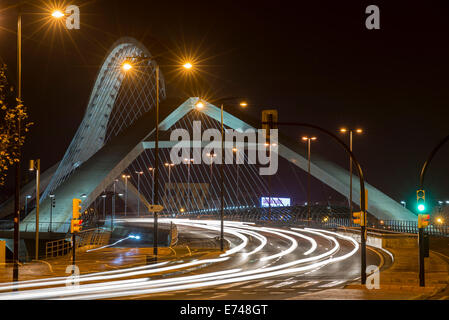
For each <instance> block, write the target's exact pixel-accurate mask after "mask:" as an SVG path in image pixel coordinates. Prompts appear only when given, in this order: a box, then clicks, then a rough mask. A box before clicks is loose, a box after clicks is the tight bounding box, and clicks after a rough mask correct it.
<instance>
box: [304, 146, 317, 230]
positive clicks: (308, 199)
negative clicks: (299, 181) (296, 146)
mask: <svg viewBox="0 0 449 320" xmlns="http://www.w3.org/2000/svg"><path fill="white" fill-rule="evenodd" d="M316 139H317V138H316V137H302V140H303V141H307V158H308V169H307V172H308V176H307V223H308V224H309V225H310V219H311V214H310V145H311V141H315V140H316Z"/></svg>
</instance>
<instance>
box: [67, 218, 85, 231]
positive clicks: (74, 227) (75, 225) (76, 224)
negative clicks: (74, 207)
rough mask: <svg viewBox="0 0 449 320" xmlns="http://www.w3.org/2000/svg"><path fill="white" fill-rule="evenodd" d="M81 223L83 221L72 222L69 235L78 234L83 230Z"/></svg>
mask: <svg viewBox="0 0 449 320" xmlns="http://www.w3.org/2000/svg"><path fill="white" fill-rule="evenodd" d="M82 223H83V220H72V223H71V225H70V232H71V233H78V232H80V231H81V230H82V229H83V226H82V225H81V224H82Z"/></svg>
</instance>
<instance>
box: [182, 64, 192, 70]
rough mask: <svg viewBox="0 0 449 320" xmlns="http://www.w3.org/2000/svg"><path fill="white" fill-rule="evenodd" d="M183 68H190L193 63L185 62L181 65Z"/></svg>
mask: <svg viewBox="0 0 449 320" xmlns="http://www.w3.org/2000/svg"><path fill="white" fill-rule="evenodd" d="M183 67H184V69H192V67H193V65H192V64H191V63H190V62H187V63H185V64H184V65H183Z"/></svg>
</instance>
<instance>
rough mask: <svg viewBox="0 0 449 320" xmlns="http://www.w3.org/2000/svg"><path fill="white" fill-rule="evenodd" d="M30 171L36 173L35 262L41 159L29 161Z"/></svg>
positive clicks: (37, 245) (37, 243)
mask: <svg viewBox="0 0 449 320" xmlns="http://www.w3.org/2000/svg"><path fill="white" fill-rule="evenodd" d="M29 170H30V171H36V230H35V231H36V236H35V238H36V251H35V257H36V260H39V204H40V199H39V196H40V190H39V187H40V181H41V178H40V174H41V159H37V160H30V166H29Z"/></svg>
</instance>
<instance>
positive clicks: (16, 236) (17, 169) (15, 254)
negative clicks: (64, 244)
mask: <svg viewBox="0 0 449 320" xmlns="http://www.w3.org/2000/svg"><path fill="white" fill-rule="evenodd" d="M22 6H23V4H22V3H19V10H18V15H17V103H18V104H21V103H22ZM57 11H58V12H57ZM52 16H53V17H54V18H57V19H59V18H61V17H63V16H64V14H63V13H62V12H61V11H59V10H55V11H53V13H52ZM20 122H21V121H20V117H17V134H18V136H19V137H20V136H21V125H20ZM20 155H21V153H20V143H18V145H17V158H18V161H16V165H15V186H14V189H15V190H14V192H15V194H14V245H13V246H14V250H13V261H14V264H13V282H14V283H16V282H17V281H18V280H19V241H20V239H19V237H20V234H19V223H20ZM33 170H34V169H33ZM36 201H37V206H36V217H37V223H39V218H38V213H37V212H38V211H37V210H38V209H37V208H38V207H39V197H37V198H36ZM38 230H39V226H38V225H37V228H36V232H37V233H38V232H39V231H38ZM38 240H39V234H37V236H36V260H37V259H38V257H37V255H38V251H37V250H38V246H37V244H38V243H37V241H38ZM13 291H17V289H16V288H14V290H13Z"/></svg>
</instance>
